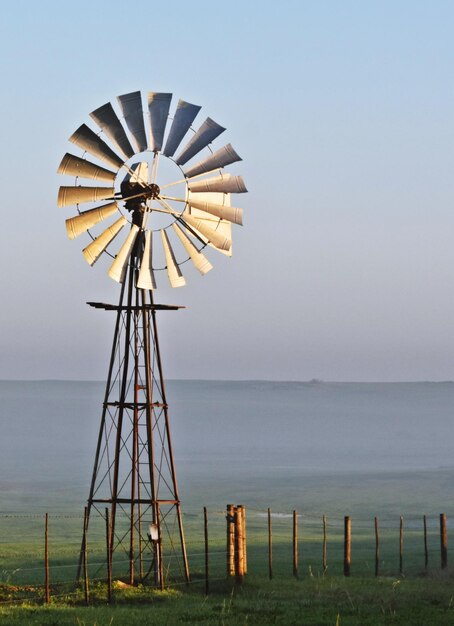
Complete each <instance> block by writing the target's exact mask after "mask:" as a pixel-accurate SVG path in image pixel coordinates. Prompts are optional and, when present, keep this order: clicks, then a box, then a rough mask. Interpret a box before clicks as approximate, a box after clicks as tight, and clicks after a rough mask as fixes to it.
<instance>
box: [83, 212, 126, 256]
mask: <svg viewBox="0 0 454 626" xmlns="http://www.w3.org/2000/svg"><path fill="white" fill-rule="evenodd" d="M127 223H128V220H127V219H126V218H125V217H123V216H122V217H120V218H119V219H118V220H117V221H116V222H114V223H113V224H112V225H111V226H109V227H108V228H106V230H105V231H104V232H102V233H101V234H100V235H99V237H96V239H94V240H93V241H92V242H91V243H90V244H88V246H87V247H86V248H84V250H82V254H83V255H84V257H85V260H86V261H87V263H88V264H89V265H93V263H95V262H96V261H97V260H98V259H99V257H100V256H101V254H102V253H103V252H104V250H105V249H106V248H107V246H108V245H109V244H110V243H111V242H112V241H113V240H114V239H115V237H116V236H117V235H118V233H119V232H120V230H121V229H122V228H123V226H124V225H125V224H127Z"/></svg>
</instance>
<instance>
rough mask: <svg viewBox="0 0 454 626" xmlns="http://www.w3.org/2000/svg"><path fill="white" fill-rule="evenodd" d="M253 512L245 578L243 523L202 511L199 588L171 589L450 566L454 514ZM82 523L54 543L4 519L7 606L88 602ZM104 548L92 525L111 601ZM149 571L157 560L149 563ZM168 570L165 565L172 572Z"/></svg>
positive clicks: (36, 522) (52, 526) (100, 580)
mask: <svg viewBox="0 0 454 626" xmlns="http://www.w3.org/2000/svg"><path fill="white" fill-rule="evenodd" d="M244 509H245V512H244V515H245V516H246V511H247V521H246V523H245V525H244V529H243V531H244V534H245V538H244V541H243V548H244V559H246V562H247V566H246V569H245V571H244V572H243V574H246V572H247V574H246V578H245V577H244V576H242V577H238V576H236V577H235V573H236V574H238V571H236V570H235V571H234V572H233V575H232V562H231V559H232V558H233V557H232V547H231V546H229V543H228V540H227V537H228V531H229V527H228V525H229V523H230V524H233V523H234V519H233V518H232V519H230V520H229V519H227V510H226V509H212V510H210V509H206V508H202V509H200V511H197V510H195V511H194V510H193V511H190V512H188V513H187V514H186V515H185V516H184V518H185V519H184V524H185V534H186V544H187V555H188V561H189V565H190V571H191V580H190V582H189V583H187V582H185V581H184V580H183V579H178V578H170V577H166V587H172V588H179V587H184V586H186V585H188V584H189V585H191V587H196V586H198V588H200V591H201V593H208V591H209V590H210V589H211V588H212V586H214V585H216V584H218V583H221V582H222V581H226V579H227V580H228V579H231V580H232V582H241V580H244V579H246V580H247V575H251V576H254V577H257V578H263V579H285V578H288V579H290V578H292V579H300V580H302V579H304V578H306V577H327V576H328V577H330V576H342V575H347V576H349V575H350V576H358V577H359V576H361V577H374V576H381V577H396V578H398V577H402V576H406V577H410V576H421V575H430V574H433V573H434V572H436V571H440V570H445V569H446V568H447V567H448V534H449V533H448V531H449V528H450V527H449V519H450V518H452V517H453V515H452V514H451V512H450V513H448V514H446V513H441V514H431V515H429V514H427V515H426V514H421V515H408V516H405V515H402V516H387V515H386V514H383V515H377V517H374V518H366V517H360V516H352V517H349V516H345V517H341V516H339V517H328V516H326V515H324V514H323V513H320V514H319V513H312V512H311V513H309V512H308V513H306V512H304V511H301V512H297V511H294V510H289V511H275V510H271V509H258V508H253V507H244ZM83 524H84V516H83V514H68V513H61V514H58V513H50V514H48V515H47V541H46V537H45V535H46V533H45V529H46V514H31V515H23V514H13V513H11V514H1V515H0V604H13V603H21V602H23V601H25V600H26V601H27V602H36V603H41V602H45V601H46V600H47V601H48V600H49V599H50V598H52V599H56V600H59V599H60V600H68V601H74V602H77V601H80V602H83V601H84V598H85V601H86V602H88V596H87V595H86V594H85V595H84V585H83V581H77V571H78V565H79V557H80V550H81V541H82V531H83ZM232 537H233V535H232ZM105 541H106V535H105V529H104V527H103V525H102V524H101V523H100V524H98V525H97V524H94V525H92V527H91V528H90V532H89V534H88V536H87V546H86V553H87V567H86V576H87V579H88V580H87V584H88V583H89V585H90V589H93V588H94V587H97V594H98V595H97V597H98V599H103V598H105V600H106V601H107V600H108V598H109V590H108V589H106V581H107V578H108V576H107V564H106V562H107V559H106V543H105ZM46 548H47V551H46ZM46 554H47V558H46ZM164 559H165V555H164ZM150 563H151V556H150V560H149V561H147V562H146V564H145V565H146V566H147V565H149V564H150ZM128 565H129V558H128V557H127V556H126V555H121V554H119V555H116V556H115V559H114V562H113V563H112V568H113V579H114V582H113V586H114V588H115V585H120V584H121V585H124V583H122V582H121V581H122V574H121V572H122V570H123V569H124V570H125V571H127V570H128ZM169 570H170V563H168V562H166V563H165V565H164V571H169ZM124 578H125V579H126V576H125V577H124ZM138 582H140V581H138ZM124 586H125V585H124Z"/></svg>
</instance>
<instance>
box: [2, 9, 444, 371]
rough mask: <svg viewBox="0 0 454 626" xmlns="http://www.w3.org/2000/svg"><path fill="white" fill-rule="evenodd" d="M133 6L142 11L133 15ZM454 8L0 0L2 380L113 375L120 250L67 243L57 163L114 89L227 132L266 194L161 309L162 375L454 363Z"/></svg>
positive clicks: (247, 203) (435, 367)
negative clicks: (97, 259)
mask: <svg viewBox="0 0 454 626" xmlns="http://www.w3.org/2000/svg"><path fill="white" fill-rule="evenodd" d="M132 7H134V8H132ZM453 25H454V3H452V2H450V1H442V0H437V1H435V2H427V1H418V0H392V1H390V0H380V1H378V0H369V1H368V2H363V1H360V0H358V1H351V0H344V1H343V2H338V1H333V0H317V1H315V0H313V1H304V0H298V1H296V0H295V1H291V0H282V1H281V2H274V1H273V2H271V1H261V2H251V1H250V2H244V1H243V2H238V1H231V2H229V3H213V2H205V1H201V0H193V1H192V2H189V3H187V2H180V1H176V2H172V3H165V2H154V1H153V2H152V1H149V2H146V3H141V4H140V5H131V3H127V2H118V1H116V0H109V1H106V0H101V1H97V2H87V1H85V0H82V1H81V2H78V3H73V2H56V1H55V2H51V1H46V0H44V1H41V2H36V3H35V2H29V1H27V2H26V1H23V0H16V1H15V2H14V3H13V2H10V3H4V4H3V5H2V18H1V23H0V55H1V56H0V58H1V62H0V64H1V84H2V87H3V94H2V98H1V100H0V125H1V127H0V136H1V138H2V150H1V152H0V160H1V172H2V174H1V176H2V199H1V205H2V206H1V209H2V227H1V229H0V262H1V268H2V271H1V293H2V307H1V311H0V325H1V326H0V328H1V345H0V353H1V360H0V377H2V378H82V379H92V378H95V379H102V378H103V377H104V376H105V374H106V370H107V361H108V355H109V350H110V345H109V344H110V339H111V334H112V328H113V318H112V317H111V315H109V314H107V313H104V312H99V311H94V310H92V309H89V308H88V307H87V306H86V305H85V302H86V301H89V300H103V301H106V300H107V301H112V302H115V300H116V299H117V294H118V285H116V284H115V283H113V281H111V280H110V279H109V278H107V276H106V269H107V265H105V264H104V265H102V264H101V263H100V264H99V265H95V266H94V267H93V268H90V267H89V266H88V265H87V264H86V263H85V261H84V259H83V257H82V255H81V247H82V245H83V244H82V243H81V242H80V241H79V240H75V241H69V240H68V239H67V238H66V233H65V227H64V220H65V218H66V217H68V216H69V213H70V212H68V211H66V210H65V209H57V207H56V195H57V188H58V185H59V184H61V181H60V180H59V177H58V176H57V175H56V173H55V172H56V168H57V166H58V164H59V162H60V160H61V157H62V155H63V154H64V153H65V152H66V150H67V149H68V147H69V144H68V142H67V138H68V136H69V135H70V134H71V133H72V132H73V131H74V130H75V129H76V128H77V127H78V126H79V125H80V124H81V123H82V122H84V121H87V120H88V113H89V112H90V111H92V110H93V109H95V108H96V107H98V106H100V105H101V104H103V103H105V102H106V101H108V100H112V99H114V98H115V96H117V95H118V94H122V93H126V92H128V91H133V90H136V89H140V90H143V91H147V90H153V91H171V92H173V93H174V96H175V98H176V99H177V98H180V97H181V98H184V99H186V100H188V101H190V102H195V103H198V104H201V105H202V106H203V113H205V114H206V115H209V116H211V117H213V118H214V119H215V120H217V121H218V122H219V123H221V124H223V125H225V126H227V128H228V137H227V139H228V140H229V141H231V142H232V143H233V144H234V146H235V148H236V149H237V150H238V152H239V153H240V154H241V155H242V157H243V159H244V163H243V164H241V173H242V174H243V175H244V177H245V179H246V182H247V184H248V188H249V190H250V193H249V194H247V196H238V198H240V202H239V203H238V202H237V204H240V205H241V204H242V205H243V207H244V209H245V226H244V228H243V229H240V228H236V229H235V233H234V234H235V238H234V256H233V257H232V259H227V258H224V257H222V256H221V255H215V256H212V257H211V260H212V262H213V263H214V264H215V269H214V270H213V271H212V272H211V273H210V274H208V275H207V276H206V277H204V278H201V277H199V276H198V275H196V274H195V273H192V274H190V275H188V283H189V285H188V286H187V287H186V288H184V289H180V290H171V289H170V287H169V288H168V289H167V288H163V289H160V290H159V292H158V295H159V299H160V300H161V301H162V302H168V303H178V304H182V305H186V306H187V307H188V308H187V309H186V310H185V311H180V312H176V313H167V314H162V316H161V318H160V322H161V335H162V337H161V341H162V344H163V351H164V362H165V371H166V374H167V376H169V377H176V378H205V377H206V378H240V379H241V378H266V379H287V380H288V379H290V380H306V379H310V378H313V377H314V378H322V379H326V380H421V379H432V380H439V379H453V378H454V296H453V282H454V281H453V277H454V245H453V238H454V176H453V174H452V170H453V165H454V141H453V140H454V106H453V105H454V102H453V101H454V87H453V86H454V82H453V73H454V38H453V37H452V31H453Z"/></svg>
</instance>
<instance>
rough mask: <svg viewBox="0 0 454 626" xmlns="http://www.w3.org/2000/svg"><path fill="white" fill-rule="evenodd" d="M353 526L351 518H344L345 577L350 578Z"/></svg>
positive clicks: (347, 516)
mask: <svg viewBox="0 0 454 626" xmlns="http://www.w3.org/2000/svg"><path fill="white" fill-rule="evenodd" d="M351 540H352V525H351V520H350V516H349V515H346V516H345V517H344V576H350V565H351Z"/></svg>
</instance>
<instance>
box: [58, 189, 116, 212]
mask: <svg viewBox="0 0 454 626" xmlns="http://www.w3.org/2000/svg"><path fill="white" fill-rule="evenodd" d="M114 195H115V189H114V188H113V187H82V186H79V187H60V189H59V190H58V200H57V205H58V206H59V207H63V206H69V205H70V204H80V203H82V202H97V201H98V200H107V199H108V198H113V196H114Z"/></svg>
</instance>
